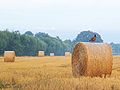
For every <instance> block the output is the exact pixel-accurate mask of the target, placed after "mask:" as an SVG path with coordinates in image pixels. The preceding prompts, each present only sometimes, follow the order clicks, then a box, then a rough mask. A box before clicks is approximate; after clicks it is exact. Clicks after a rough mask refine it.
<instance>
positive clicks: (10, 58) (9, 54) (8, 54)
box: [4, 51, 15, 62]
mask: <svg viewBox="0 0 120 90" xmlns="http://www.w3.org/2000/svg"><path fill="white" fill-rule="evenodd" d="M14 61H15V51H5V52H4V62H14Z"/></svg>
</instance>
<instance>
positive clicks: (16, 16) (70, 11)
mask: <svg viewBox="0 0 120 90" xmlns="http://www.w3.org/2000/svg"><path fill="white" fill-rule="evenodd" d="M0 28H1V29H5V28H8V29H10V30H11V31H12V30H19V31H20V32H21V33H24V32H25V31H28V30H30V31H32V32H33V33H36V32H46V33H49V34H50V35H52V36H59V37H60V38H61V39H63V40H64V39H74V38H75V37H76V35H77V34H78V33H80V32H81V31H85V30H91V31H95V32H98V33H99V34H100V35H101V37H102V38H103V40H104V41H105V42H120V0H0Z"/></svg>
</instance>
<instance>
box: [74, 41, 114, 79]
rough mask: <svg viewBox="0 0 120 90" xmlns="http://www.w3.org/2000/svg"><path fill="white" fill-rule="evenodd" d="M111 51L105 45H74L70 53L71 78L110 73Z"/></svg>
mask: <svg viewBox="0 0 120 90" xmlns="http://www.w3.org/2000/svg"><path fill="white" fill-rule="evenodd" d="M112 60H113V58H112V49H111V47H110V45H109V44H107V43H84V42H80V43H78V44H76V46H75V47H74V50H73V53H72V72H73V76H75V77H79V76H91V77H93V76H100V77H102V76H104V77H106V75H111V73H112Z"/></svg>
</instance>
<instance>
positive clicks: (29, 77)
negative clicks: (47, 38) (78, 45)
mask: <svg viewBox="0 0 120 90" xmlns="http://www.w3.org/2000/svg"><path fill="white" fill-rule="evenodd" d="M70 59H71V58H70V57H16V62H13V63H6V62H4V58H3V57H0V88H1V89H2V90H120V57H114V58H113V72H112V75H111V77H110V78H99V77H95V78H90V77H80V78H74V77H73V76H72V68H71V60H70Z"/></svg>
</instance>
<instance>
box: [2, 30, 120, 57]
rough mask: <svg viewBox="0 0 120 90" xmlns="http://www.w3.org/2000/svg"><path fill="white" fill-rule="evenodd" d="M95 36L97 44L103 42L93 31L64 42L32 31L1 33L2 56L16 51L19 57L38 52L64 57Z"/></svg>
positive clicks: (6, 31) (34, 54) (82, 33)
mask: <svg viewBox="0 0 120 90" xmlns="http://www.w3.org/2000/svg"><path fill="white" fill-rule="evenodd" d="M95 34H96V35H97V40H96V42H103V40H102V39H101V36H100V35H99V34H98V33H96V32H92V31H83V32H80V33H79V34H78V35H77V37H76V38H75V39H74V40H72V41H71V40H64V41H62V40H61V39H60V38H59V37H58V36H57V37H52V36H50V35H48V34H47V33H42V32H38V33H36V34H33V33H32V32H31V31H27V32H25V33H24V34H21V33H20V32H19V31H14V32H10V31H8V30H5V31H0V55H3V54H4V51H15V52H16V55H17V56H36V55H37V52H38V51H45V55H49V54H50V53H54V54H55V55H57V56H62V55H64V53H65V52H72V50H73V48H74V45H75V44H76V43H78V42H81V41H82V42H89V39H90V38H91V37H93V36H94V35H95ZM111 46H112V47H114V48H116V47H115V44H114V45H113V44H111ZM119 51H120V50H119ZM114 52H115V51H114ZM117 52H118V51H117Z"/></svg>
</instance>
